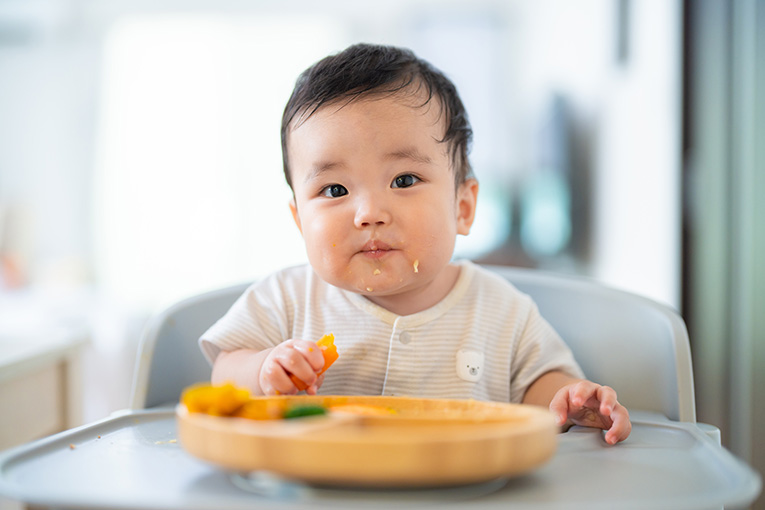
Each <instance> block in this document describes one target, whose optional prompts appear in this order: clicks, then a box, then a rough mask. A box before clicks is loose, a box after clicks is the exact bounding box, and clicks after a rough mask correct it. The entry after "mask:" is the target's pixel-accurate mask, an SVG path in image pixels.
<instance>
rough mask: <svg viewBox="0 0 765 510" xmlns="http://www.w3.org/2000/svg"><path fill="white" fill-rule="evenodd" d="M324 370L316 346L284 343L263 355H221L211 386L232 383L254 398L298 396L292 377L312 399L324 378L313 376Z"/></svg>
mask: <svg viewBox="0 0 765 510" xmlns="http://www.w3.org/2000/svg"><path fill="white" fill-rule="evenodd" d="M323 367H324V357H323V356H322V354H321V350H320V349H319V347H318V346H317V345H316V342H311V341H308V340H287V341H285V342H282V343H281V344H279V345H277V346H276V347H272V348H270V349H265V350H262V351H257V350H254V349H237V350H235V351H221V353H220V354H218V357H217V358H216V359H215V363H214V364H213V370H212V383H213V384H222V383H224V382H232V383H234V384H236V385H238V386H243V387H245V388H248V389H249V390H250V391H251V392H252V394H253V395H280V394H283V395H292V394H295V393H297V392H298V389H297V388H296V387H295V384H294V383H293V382H292V381H291V380H290V377H289V374H294V375H295V377H297V378H298V379H300V380H301V381H303V382H305V383H306V384H307V385H308V388H307V389H306V393H308V394H311V395H314V394H316V391H317V390H318V389H319V387H320V386H321V383H322V381H323V380H324V376H323V375H321V376H317V375H316V373H317V372H319V371H320V370H321V369H322V368H323Z"/></svg>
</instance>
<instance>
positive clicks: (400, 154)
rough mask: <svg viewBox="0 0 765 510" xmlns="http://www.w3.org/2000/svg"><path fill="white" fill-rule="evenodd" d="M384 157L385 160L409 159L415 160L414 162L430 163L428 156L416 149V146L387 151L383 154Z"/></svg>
mask: <svg viewBox="0 0 765 510" xmlns="http://www.w3.org/2000/svg"><path fill="white" fill-rule="evenodd" d="M385 159H386V160H391V159H411V160H412V161H415V162H416V163H425V164H430V163H431V162H432V160H431V159H430V157H429V156H427V155H425V154H423V153H421V152H420V151H418V150H417V148H416V147H404V148H403V149H399V150H395V151H393V152H389V153H388V154H386V155H385Z"/></svg>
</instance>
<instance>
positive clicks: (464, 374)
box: [457, 349, 484, 382]
mask: <svg viewBox="0 0 765 510" xmlns="http://www.w3.org/2000/svg"><path fill="white" fill-rule="evenodd" d="M483 359H484V357H483V353H482V352H480V351H471V350H468V349H460V350H459V351H457V377H459V378H460V379H462V380H463V381H468V382H477V381H478V380H479V379H481V375H482V374H483Z"/></svg>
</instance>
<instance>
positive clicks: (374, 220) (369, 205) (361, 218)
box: [354, 197, 391, 228]
mask: <svg viewBox="0 0 765 510" xmlns="http://www.w3.org/2000/svg"><path fill="white" fill-rule="evenodd" d="M390 221H391V215H390V212H389V211H388V208H387V207H386V205H385V202H384V200H381V199H380V198H379V197H365V198H360V199H359V203H358V205H357V207H356V217H355V218H354V223H355V225H356V227H358V228H365V227H371V226H382V225H386V224H388V223H390Z"/></svg>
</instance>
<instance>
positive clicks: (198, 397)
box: [181, 383, 250, 416]
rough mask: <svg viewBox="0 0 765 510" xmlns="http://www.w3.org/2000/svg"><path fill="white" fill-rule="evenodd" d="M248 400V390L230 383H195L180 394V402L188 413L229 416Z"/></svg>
mask: <svg viewBox="0 0 765 510" xmlns="http://www.w3.org/2000/svg"><path fill="white" fill-rule="evenodd" d="M249 400H250V392H249V391H247V390H246V389H244V388H237V387H236V386H234V385H233V384H231V383H227V384H223V385H220V386H212V385H209V384H197V385H194V386H191V387H189V388H187V389H186V390H185V391H184V392H183V394H182V395H181V403H182V404H184V405H185V406H186V409H188V410H189V412H190V413H205V414H211V415H213V416H231V415H233V414H234V413H236V412H237V411H238V410H239V409H240V408H241V407H242V406H244V405H245V404H246V403H247V402H249Z"/></svg>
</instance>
